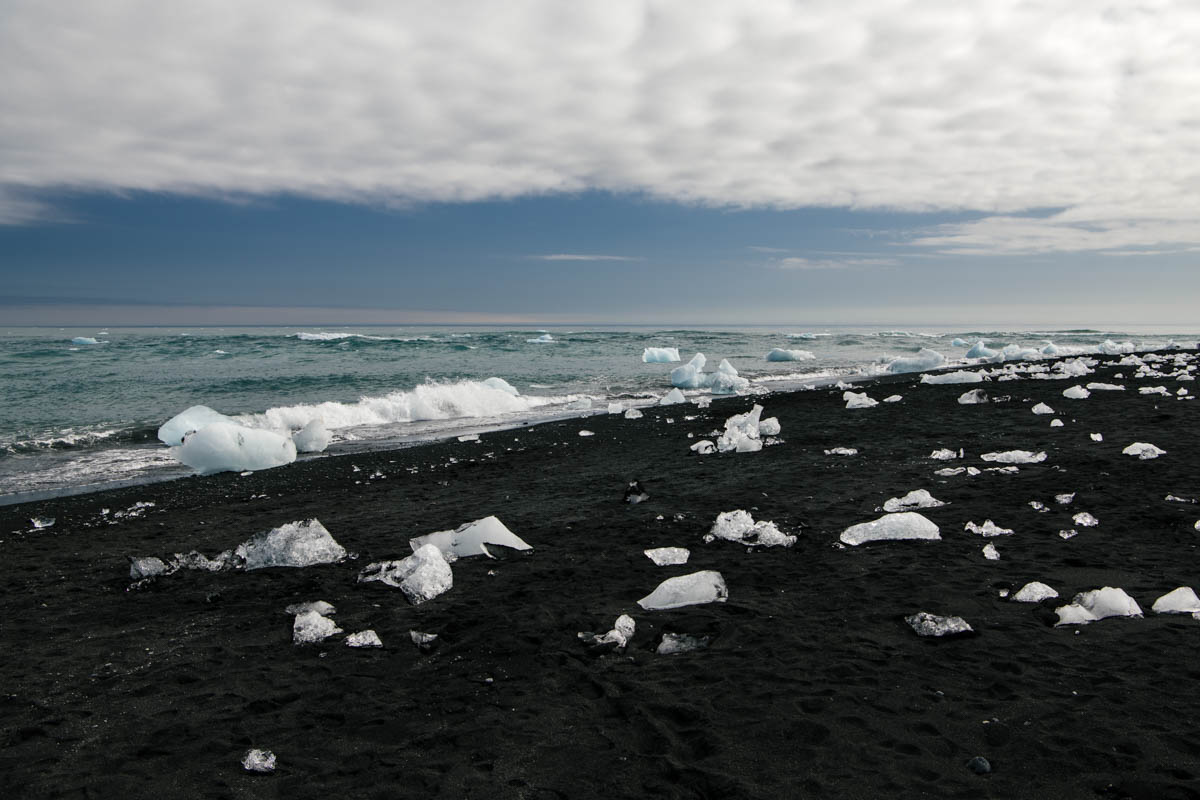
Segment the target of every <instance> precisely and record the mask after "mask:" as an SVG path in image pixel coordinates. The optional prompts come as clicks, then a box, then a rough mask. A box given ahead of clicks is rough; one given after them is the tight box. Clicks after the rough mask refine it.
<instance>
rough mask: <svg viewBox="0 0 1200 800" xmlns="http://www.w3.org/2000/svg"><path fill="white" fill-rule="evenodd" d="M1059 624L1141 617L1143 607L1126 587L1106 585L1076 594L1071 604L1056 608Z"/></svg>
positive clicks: (1080, 623)
mask: <svg viewBox="0 0 1200 800" xmlns="http://www.w3.org/2000/svg"><path fill="white" fill-rule="evenodd" d="M1055 613H1057V614H1058V622H1056V623H1054V624H1055V626H1058V625H1086V624H1088V623H1089V622H1095V621H1096V620H1099V619H1106V618H1108V617H1140V616H1142V609H1141V607H1140V606H1139V605H1138V604H1137V601H1136V600H1134V599H1133V598H1132V597H1130V596H1129V595H1127V594H1126V593H1125V590H1124V589H1114V588H1113V587H1111V586H1105V587H1104V588H1103V589H1093V590H1092V591H1090V592H1080V593H1079V594H1077V595H1075V598H1074V599H1073V600H1072V601H1071V604H1070V605H1067V606H1060V607H1058V608H1056V609H1055Z"/></svg>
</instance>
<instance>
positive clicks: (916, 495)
mask: <svg viewBox="0 0 1200 800" xmlns="http://www.w3.org/2000/svg"><path fill="white" fill-rule="evenodd" d="M944 505H946V504H945V503H943V502H942V501H941V500H938V499H937V498H936V497H934V496H933V495H931V494H930V493H929V492H928V491H926V490H925V489H913V490H912V491H911V492H909V493H908V494H906V495H904V497H893V498H891V499H890V500H888V501H887V502H886V503H884V504H883V510H884V511H889V512H894V511H908V510H910V509H913V508H937V507H938V506H944Z"/></svg>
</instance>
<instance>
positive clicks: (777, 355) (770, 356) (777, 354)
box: [767, 347, 816, 361]
mask: <svg viewBox="0 0 1200 800" xmlns="http://www.w3.org/2000/svg"><path fill="white" fill-rule="evenodd" d="M815 358H816V356H815V355H813V354H812V353H810V352H809V351H808V350H783V349H781V348H778V347H776V348H774V349H773V350H771V352H769V353H767V361H812V360H813V359H815Z"/></svg>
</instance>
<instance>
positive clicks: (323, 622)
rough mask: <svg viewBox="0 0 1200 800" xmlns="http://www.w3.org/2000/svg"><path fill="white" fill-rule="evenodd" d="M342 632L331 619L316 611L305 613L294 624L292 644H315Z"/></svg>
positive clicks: (298, 615) (297, 616) (299, 615)
mask: <svg viewBox="0 0 1200 800" xmlns="http://www.w3.org/2000/svg"><path fill="white" fill-rule="evenodd" d="M341 632H342V629H341V628H339V627H338V626H337V623H336V622H334V621H333V620H331V619H330V618H329V617H325V616H322V615H321V614H318V613H317V612H316V611H305V612H303V613H301V614H297V615H296V619H295V621H294V622H293V623H292V642H293V643H294V644H313V643H315V642H320V641H324V640H325V639H328V638H329V637H330V636H333V635H334V634H338V633H341Z"/></svg>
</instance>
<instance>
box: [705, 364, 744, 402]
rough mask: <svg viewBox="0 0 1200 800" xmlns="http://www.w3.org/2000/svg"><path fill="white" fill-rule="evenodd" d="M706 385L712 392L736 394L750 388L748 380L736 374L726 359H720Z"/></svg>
mask: <svg viewBox="0 0 1200 800" xmlns="http://www.w3.org/2000/svg"><path fill="white" fill-rule="evenodd" d="M708 386H709V391H711V392H712V393H713V394H736V393H737V392H743V391H745V390H746V389H748V388H750V381H748V380H746V379H745V378H743V377H741V376H740V375H738V371H737V370H736V369H734V368H733V365H732V364H730V363H729V361H728V359H721V364H720V366H718V367H717V371H716V372H714V373H713V374H712V376H711V377H710V378H709V381H708Z"/></svg>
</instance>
